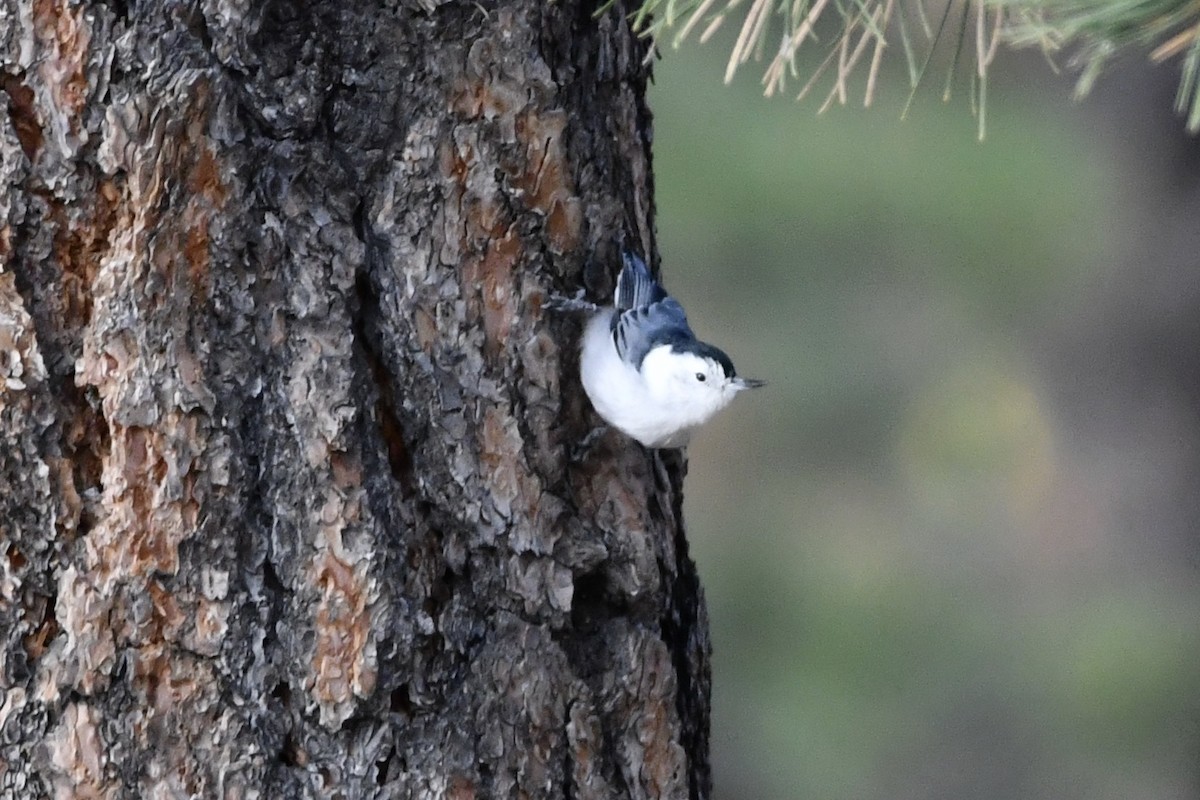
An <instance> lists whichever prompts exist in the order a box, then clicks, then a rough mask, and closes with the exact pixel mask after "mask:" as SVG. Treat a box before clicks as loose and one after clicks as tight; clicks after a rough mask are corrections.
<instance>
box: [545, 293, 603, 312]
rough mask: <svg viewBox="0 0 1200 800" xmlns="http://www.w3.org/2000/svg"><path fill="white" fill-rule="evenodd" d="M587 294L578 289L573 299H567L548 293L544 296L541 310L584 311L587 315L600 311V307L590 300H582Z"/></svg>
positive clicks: (560, 295) (563, 296)
mask: <svg viewBox="0 0 1200 800" xmlns="http://www.w3.org/2000/svg"><path fill="white" fill-rule="evenodd" d="M586 294H587V292H586V291H585V290H584V289H580V290H579V291H578V292H576V293H575V296H574V297H567V296H566V295H562V294H554V293H550V294H547V295H546V299H545V301H544V302H543V303H542V308H545V309H548V310H550V311H565V312H575V311H586V312H588V313H589V314H594V313H596V312H597V311H599V310H600V306H598V305H596V304H595V303H593V302H592V301H590V300H586V299H584V298H585V296H586Z"/></svg>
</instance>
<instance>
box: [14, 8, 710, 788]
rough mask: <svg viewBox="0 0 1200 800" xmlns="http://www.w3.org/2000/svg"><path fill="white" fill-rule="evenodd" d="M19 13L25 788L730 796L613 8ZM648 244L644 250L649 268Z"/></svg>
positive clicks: (641, 104)
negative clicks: (614, 418) (587, 308)
mask: <svg viewBox="0 0 1200 800" xmlns="http://www.w3.org/2000/svg"><path fill="white" fill-rule="evenodd" d="M595 11H596V7H595V6H594V5H589V4H587V3H583V2H578V1H577V0H555V2H546V0H506V1H505V2H499V3H497V2H489V1H488V0H484V2H457V1H455V2H438V0H400V2H396V0H390V2H384V1H383V0H377V2H375V3H364V4H362V5H361V6H359V7H356V8H353V9H351V8H349V4H346V6H343V5H342V4H339V3H328V4H324V3H317V2H291V3H289V2H268V3H266V4H258V3H238V2H233V1H232V0H188V1H186V2H164V1H163V0H144V1H143V2H131V3H125V2H120V1H119V0H111V1H110V2H87V3H79V2H71V1H70V0H32V2H30V0H0V44H2V47H3V49H2V52H3V56H2V57H3V69H2V70H0V81H2V83H0V90H2V91H0V102H2V103H3V104H4V105H3V107H4V108H6V111H7V113H5V114H0V172H2V173H3V183H2V194H0V210H2V212H3V213H2V216H0V220H2V221H0V226H2V227H0V264H2V265H3V269H2V270H0V553H2V554H3V557H0V637H2V645H0V687H2V688H3V696H2V698H0V792H2V793H3V796H5V797H19V798H28V797H45V796H56V797H99V798H118V797H138V798H141V797H147V798H149V797H222V798H225V797H230V798H233V797H263V798H266V797H282V798H296V797H332V796H338V797H347V798H350V797H451V798H471V797H477V798H490V797H497V798H504V797H514V796H522V797H571V798H610V797H637V798H642V797H695V798H699V797H706V796H708V794H709V792H710V788H709V787H710V778H709V768H708V701H709V698H708V695H709V667H708V652H709V642H708V625H707V620H706V616H705V610H704V603H703V598H702V595H701V591H700V587H699V585H698V582H697V579H696V574H695V569H694V566H693V564H692V563H691V561H690V560H689V558H688V555H687V546H686V541H685V538H684V534H683V527H682V522H681V514H680V503H681V498H682V495H681V480H682V476H683V472H684V469H685V465H684V462H683V460H682V458H680V457H679V456H678V455H676V454H665V455H659V454H654V453H650V452H648V451H646V450H644V449H642V448H641V447H639V446H638V445H636V444H634V443H632V442H631V441H629V440H627V439H624V438H622V437H621V436H620V435H619V434H616V433H613V432H609V433H608V434H606V436H605V437H604V438H602V439H601V440H600V442H599V443H598V444H597V445H595V446H594V447H592V448H591V449H590V450H588V451H586V452H585V453H584V454H583V455H582V456H578V457H572V450H573V448H574V447H575V445H577V444H578V443H579V441H580V440H581V439H582V438H583V437H584V436H585V435H586V434H587V432H588V431H589V430H590V429H591V427H592V426H593V425H596V424H597V423H598V419H597V418H596V417H595V416H594V414H593V412H592V411H591V410H590V407H589V406H588V404H587V400H586V398H584V396H583V394H582V392H581V390H580V387H579V382H578V378H577V376H576V368H577V357H576V341H577V336H578V332H579V322H578V320H574V319H571V318H560V317H556V316H554V315H552V314H549V313H547V312H545V311H544V310H543V306H542V303H543V300H544V299H545V297H546V295H547V293H548V292H550V291H555V292H563V293H572V292H573V291H574V290H575V289H576V288H577V287H579V286H586V287H588V288H589V290H590V291H591V294H592V296H593V297H594V298H597V299H604V298H607V297H608V296H609V295H610V293H611V285H612V277H613V273H614V269H615V266H616V264H617V263H618V261H619V259H618V257H617V256H618V248H619V241H620V239H621V238H622V236H624V238H625V239H626V240H627V241H628V242H629V243H630V245H631V246H635V247H637V248H638V249H640V250H645V251H647V252H650V251H651V250H652V245H653V233H652V231H653V224H652V214H653V199H652V194H653V184H652V177H651V170H650V114H649V112H648V110H647V108H646V106H645V100H644V89H645V84H646V80H647V78H648V75H649V68H648V67H647V66H646V55H647V52H646V50H647V45H646V43H645V42H644V41H642V40H639V39H638V38H636V37H635V36H634V35H633V34H632V33H631V31H630V30H629V26H628V24H627V22H626V20H625V14H626V13H627V11H628V9H626V8H625V7H623V6H622V5H621V4H620V3H618V4H617V5H616V7H615V8H613V9H611V10H609V11H608V12H607V13H605V14H603V15H600V16H598V17H597V16H595ZM622 232H623V233H622Z"/></svg>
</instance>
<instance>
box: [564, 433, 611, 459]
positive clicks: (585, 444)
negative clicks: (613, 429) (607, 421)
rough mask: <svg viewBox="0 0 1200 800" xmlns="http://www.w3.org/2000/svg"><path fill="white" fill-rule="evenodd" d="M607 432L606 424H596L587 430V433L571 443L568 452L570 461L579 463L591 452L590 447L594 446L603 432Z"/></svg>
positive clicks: (602, 435)
mask: <svg viewBox="0 0 1200 800" xmlns="http://www.w3.org/2000/svg"><path fill="white" fill-rule="evenodd" d="M606 433H608V426H607V425H597V426H596V427H594V428H592V429H591V430H590V431H588V433H587V435H586V436H584V437H583V438H582V439H580V440H579V441H578V442H576V443H575V444H573V445H571V450H570V452H569V453H568V455H569V456H570V459H571V463H573V464H580V463H582V462H583V460H584V459H585V458H587V457H588V455H589V454H590V453H591V452H592V448H593V447H595V446H596V443H597V442H599V441H600V440H601V439H602V438H603V437H604V434H606Z"/></svg>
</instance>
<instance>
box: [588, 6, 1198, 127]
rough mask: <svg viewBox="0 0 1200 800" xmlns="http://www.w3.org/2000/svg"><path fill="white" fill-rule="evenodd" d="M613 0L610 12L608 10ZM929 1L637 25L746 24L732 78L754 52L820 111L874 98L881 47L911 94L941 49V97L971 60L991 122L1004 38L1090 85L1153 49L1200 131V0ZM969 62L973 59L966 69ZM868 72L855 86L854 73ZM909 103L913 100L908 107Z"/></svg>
mask: <svg viewBox="0 0 1200 800" xmlns="http://www.w3.org/2000/svg"><path fill="white" fill-rule="evenodd" d="M614 1H615V0H610V2H609V4H607V5H606V6H604V8H603V9H602V11H606V10H608V9H609V8H610V7H611V6H612V4H613V2H614ZM926 2H927V0H903V2H897V0H643V2H642V5H641V6H640V7H639V8H638V9H637V10H636V11H634V12H633V13H632V20H633V24H634V26H635V28H636V29H637V30H639V31H640V32H642V33H643V34H644V35H646V36H650V37H653V39H654V40H655V41H656V42H657V43H659V44H666V43H670V45H671V46H673V47H679V46H680V45H681V44H682V43H683V42H684V41H685V40H687V39H688V38H689V37H691V36H693V35H695V36H698V38H699V40H700V41H701V42H704V41H707V40H708V39H709V38H711V37H712V36H713V34H714V33H715V32H716V31H717V30H718V29H719V28H721V27H722V26H723V25H726V24H728V25H734V26H738V36H737V40H736V42H735V44H734V46H733V49H732V52H731V53H730V55H729V62H728V65H727V67H726V70H725V81H726V82H727V83H728V82H729V81H731V80H732V79H733V76H734V74H735V73H736V72H737V70H738V69H739V68H740V67H742V66H743V65H745V64H746V63H747V62H749V61H750V60H751V59H753V60H755V61H757V62H760V63H764V62H765V63H766V67H765V69H764V70H763V74H762V84H763V92H764V94H766V95H767V96H768V97H769V96H772V95H777V94H780V95H782V94H787V93H791V92H795V96H796V99H798V100H800V99H804V98H805V97H807V96H809V95H812V94H814V93H815V94H816V96H818V97H820V98H821V100H820V106H819V111H824V110H825V109H827V108H829V107H830V106H831V105H832V104H834V103H840V104H843V105H844V104H846V103H847V102H849V101H850V99H851V98H852V97H854V98H857V97H859V96H861V98H862V102H863V104H864V105H866V106H870V105H871V103H872V100H873V99H874V97H875V93H876V86H877V83H878V76H879V71H880V66H881V64H882V62H883V58H884V56H885V53H886V52H887V51H888V50H889V49H892V50H895V49H897V46H898V49H899V50H900V51H901V52H902V53H903V56H904V61H905V64H906V65H907V67H908V77H909V83H910V85H911V87H912V91H911V93H910V96H909V102H910V103H911V101H912V97H913V96H915V94H916V92H917V90H918V88H920V87H921V86H922V85H923V84H924V83H925V82H926V81H927V80H929V68H930V64H931V63H933V60H934V55H935V53H936V52H938V51H939V48H944V49H945V50H946V51H948V52H951V53H952V56H951V58H950V60H949V65H948V66H947V67H946V68H945V70H946V73H945V78H944V81H943V85H944V88H943V92H942V95H943V99H949V96H950V87H951V85H952V84H953V83H954V80H955V75H956V73H958V72H959V71H961V70H962V69H964V68H966V69H969V70H970V72H969V75H970V78H969V80H970V85H971V92H970V97H971V107H972V111H973V112H974V113H975V114H976V116H977V118H978V120H979V136H980V138H981V139H982V138H983V136H984V133H985V130H986V116H985V108H986V100H987V83H988V68H989V67H990V66H991V64H992V61H993V59H994V58H995V56H996V51H997V48H998V47H999V45H1000V44H1001V43H1002V42H1003V43H1007V44H1009V45H1011V46H1017V47H1020V46H1029V45H1037V46H1040V47H1042V48H1043V50H1044V51H1045V52H1046V53H1047V54H1048V55H1049V56H1051V57H1052V58H1055V57H1058V56H1060V55H1064V54H1065V56H1066V59H1067V61H1066V63H1067V66H1069V67H1072V68H1074V69H1078V70H1079V72H1080V77H1079V82H1078V84H1077V93H1078V94H1079V95H1083V94H1086V93H1087V92H1088V90H1089V89H1091V87H1092V85H1093V84H1094V83H1095V80H1096V78H1097V76H1098V75H1099V74H1100V72H1101V70H1102V69H1103V68H1104V66H1105V65H1106V64H1107V62H1108V61H1109V60H1110V59H1111V58H1112V57H1113V56H1115V55H1117V54H1120V53H1123V52H1126V51H1134V52H1136V51H1139V50H1142V51H1148V52H1149V55H1150V57H1151V58H1152V59H1154V60H1155V61H1165V60H1168V59H1174V58H1180V59H1181V65H1182V67H1181V69H1182V77H1181V80H1180V85H1179V94H1178V97H1177V99H1176V108H1177V109H1178V110H1179V111H1180V113H1184V114H1186V115H1187V128H1188V130H1189V131H1190V132H1192V133H1195V132H1196V131H1198V130H1200V81H1198V80H1197V70H1198V69H1200V0H1182V1H1181V0H949V1H948V2H946V3H945V5H944V6H941V7H939V8H934V9H930V8H927V7H926ZM802 48H808V49H812V48H816V49H819V50H820V51H822V57H821V59H820V61H819V62H818V63H817V66H816V67H812V66H811V64H810V63H809V62H805V65H804V66H802V65H801V62H799V61H798V55H799V54H800V52H801V50H802ZM964 65H965V66H964ZM862 75H865V83H864V82H863V81H862V79H861V77H860V79H859V82H858V83H857V84H855V85H856V86H858V87H859V88H858V89H857V90H852V89H851V84H850V79H851V77H852V76H862ZM907 109H908V105H907V104H906V106H905V111H907Z"/></svg>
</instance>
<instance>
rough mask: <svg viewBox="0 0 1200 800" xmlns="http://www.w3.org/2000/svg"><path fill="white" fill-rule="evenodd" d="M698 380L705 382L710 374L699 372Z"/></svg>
mask: <svg viewBox="0 0 1200 800" xmlns="http://www.w3.org/2000/svg"><path fill="white" fill-rule="evenodd" d="M696 380H698V381H700V382H701V383H704V382H705V381H706V380H708V376H707V375H705V374H704V373H703V372H697V373H696Z"/></svg>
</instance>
